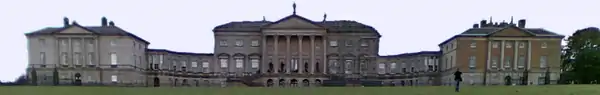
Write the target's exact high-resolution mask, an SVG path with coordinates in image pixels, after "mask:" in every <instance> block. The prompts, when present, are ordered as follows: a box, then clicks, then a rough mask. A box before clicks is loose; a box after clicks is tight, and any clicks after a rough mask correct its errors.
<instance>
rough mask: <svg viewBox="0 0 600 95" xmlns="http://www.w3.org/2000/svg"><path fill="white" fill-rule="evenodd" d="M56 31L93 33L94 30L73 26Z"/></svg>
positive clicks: (62, 32)
mask: <svg viewBox="0 0 600 95" xmlns="http://www.w3.org/2000/svg"><path fill="white" fill-rule="evenodd" d="M56 33H58V34H93V33H94V32H92V31H89V30H88V29H85V28H83V27H79V26H72V27H68V28H67V29H64V30H62V31H58V32H56Z"/></svg>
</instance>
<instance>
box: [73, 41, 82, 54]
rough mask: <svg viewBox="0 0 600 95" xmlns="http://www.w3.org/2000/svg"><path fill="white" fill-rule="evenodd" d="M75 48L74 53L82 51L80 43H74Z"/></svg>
mask: <svg viewBox="0 0 600 95" xmlns="http://www.w3.org/2000/svg"><path fill="white" fill-rule="evenodd" d="M73 48H74V49H73V51H75V52H79V51H81V44H80V43H79V41H73Z"/></svg>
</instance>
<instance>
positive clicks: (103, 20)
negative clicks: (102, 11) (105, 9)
mask: <svg viewBox="0 0 600 95" xmlns="http://www.w3.org/2000/svg"><path fill="white" fill-rule="evenodd" d="M106 26H108V23H107V19H106V17H102V27H106Z"/></svg>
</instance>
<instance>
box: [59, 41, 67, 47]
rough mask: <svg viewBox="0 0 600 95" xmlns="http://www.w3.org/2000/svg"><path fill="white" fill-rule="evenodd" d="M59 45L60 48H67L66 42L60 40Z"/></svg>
mask: <svg viewBox="0 0 600 95" xmlns="http://www.w3.org/2000/svg"><path fill="white" fill-rule="evenodd" d="M60 45H62V47H67V40H65V39H63V40H60Z"/></svg>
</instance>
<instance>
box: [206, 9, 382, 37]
mask: <svg viewBox="0 0 600 95" xmlns="http://www.w3.org/2000/svg"><path fill="white" fill-rule="evenodd" d="M292 17H298V18H301V19H303V20H307V21H310V22H311V23H313V24H316V25H319V26H322V27H324V28H326V29H327V32H334V33H376V34H377V35H379V33H378V32H377V30H376V29H375V28H373V27H371V26H369V25H366V24H362V23H360V22H356V21H350V20H337V21H320V22H315V21H311V20H308V19H306V18H304V17H301V16H298V15H295V14H294V15H290V16H287V17H285V18H283V19H281V20H279V21H284V20H286V19H290V18H292ZM279 21H277V22H279ZM277 22H271V21H234V22H229V23H226V24H223V25H219V26H217V27H215V28H214V29H213V32H260V31H261V29H262V28H264V27H265V26H267V25H270V24H273V23H277Z"/></svg>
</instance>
